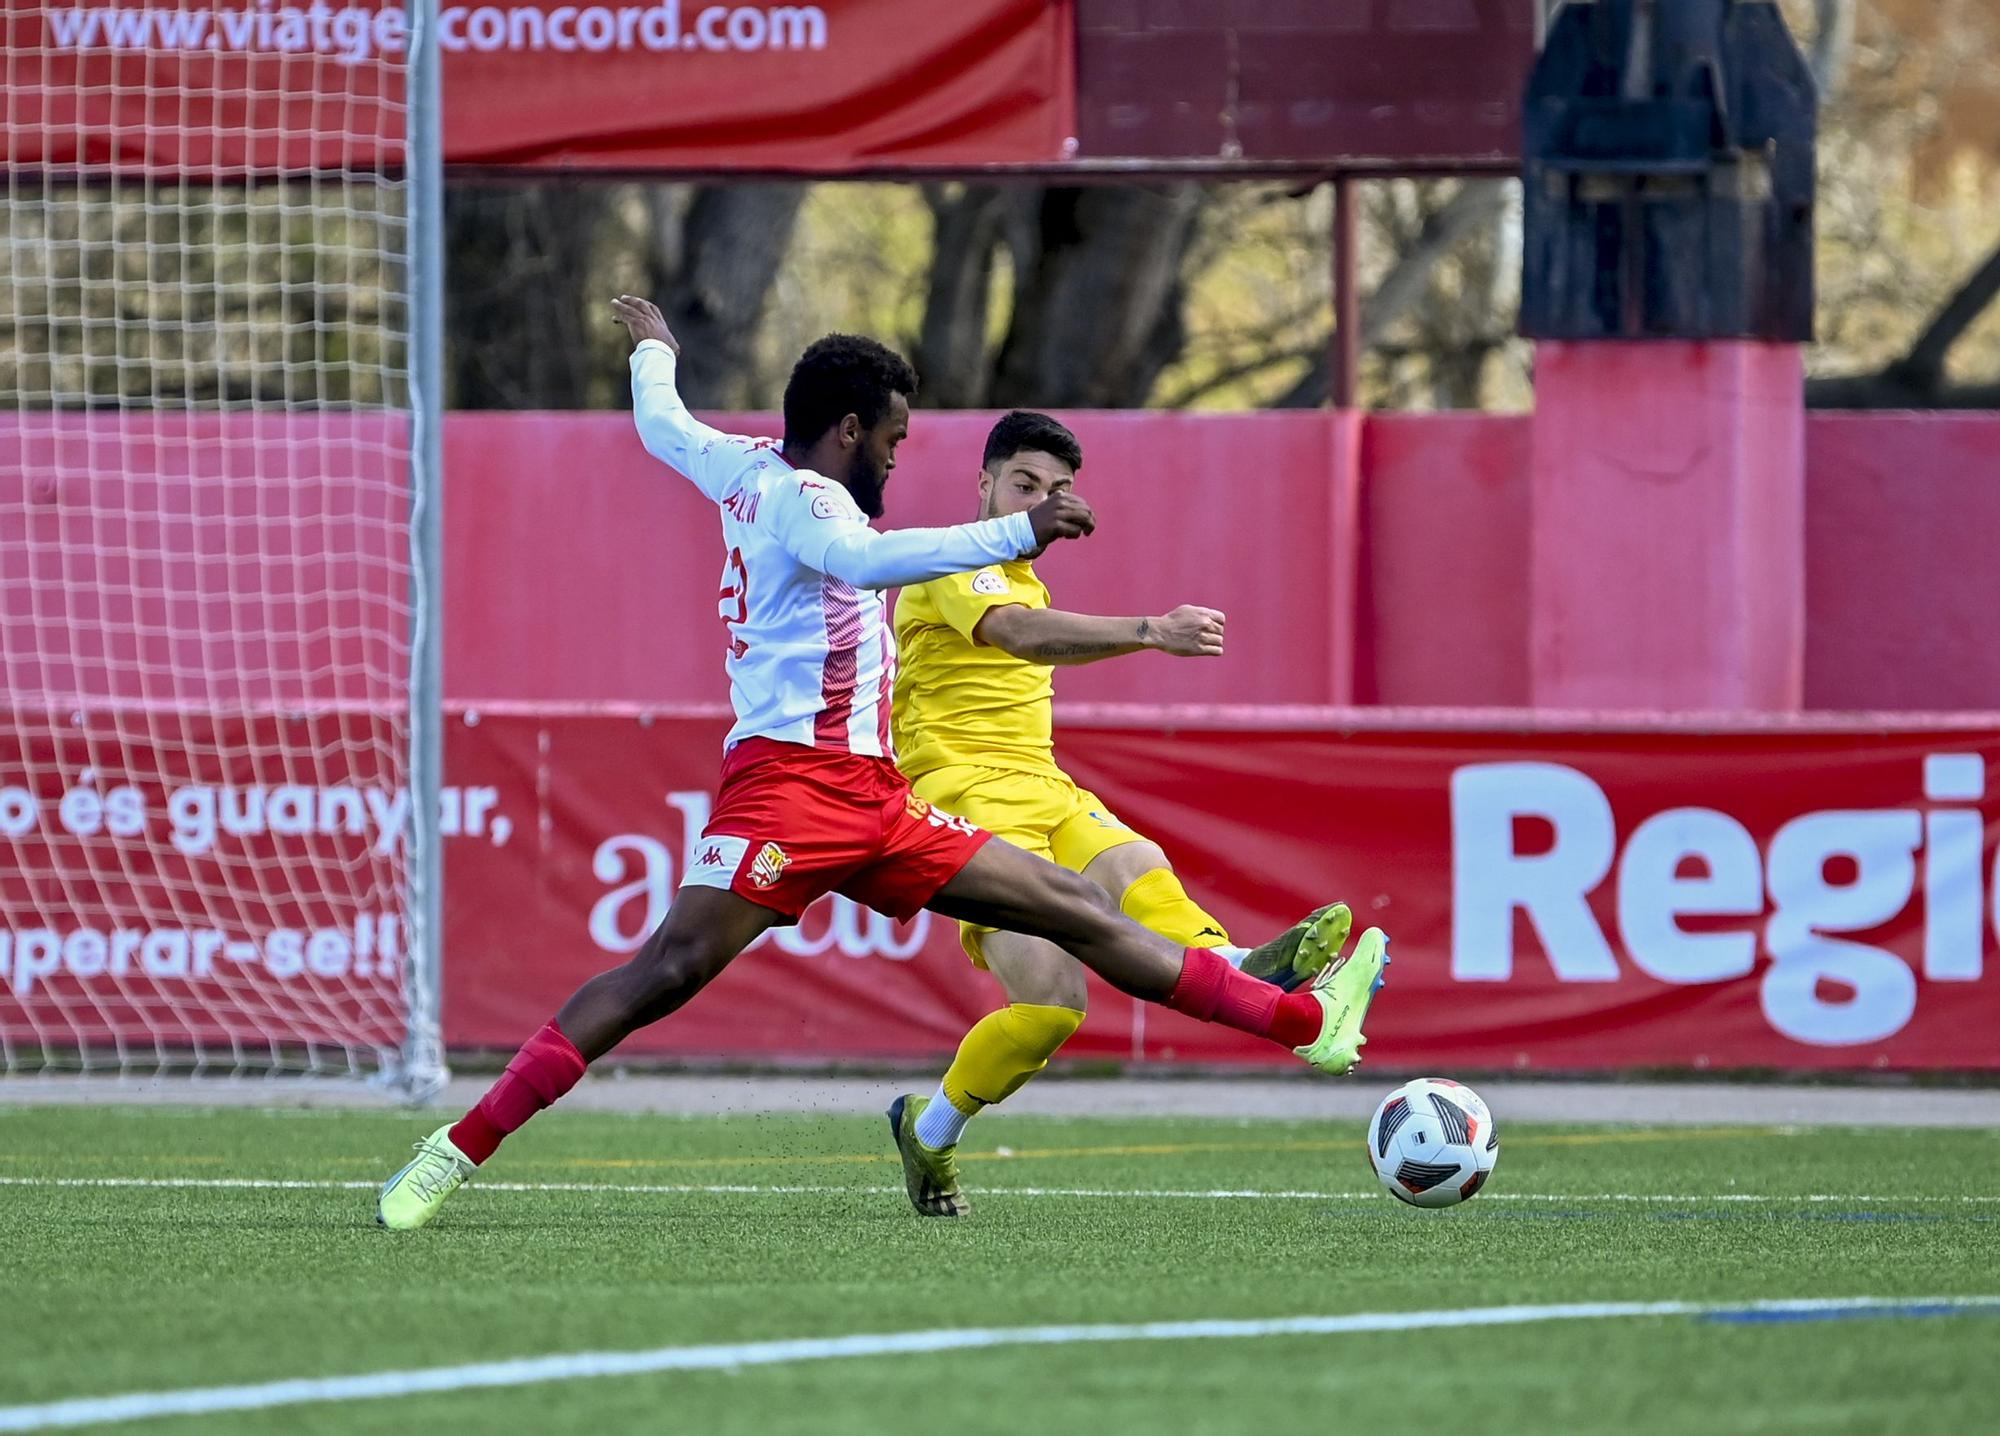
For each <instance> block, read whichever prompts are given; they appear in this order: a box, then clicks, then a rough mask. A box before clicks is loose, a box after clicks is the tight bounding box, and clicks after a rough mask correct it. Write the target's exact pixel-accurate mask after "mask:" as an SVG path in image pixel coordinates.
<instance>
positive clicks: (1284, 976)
mask: <svg viewBox="0 0 2000 1436" xmlns="http://www.w3.org/2000/svg"><path fill="white" fill-rule="evenodd" d="M1091 801H1092V802H1095V801H1096V799H1095V798H1092V799H1091ZM1069 841H1070V840H1069V839H1068V836H1067V833H1066V832H1062V831H1059V832H1058V833H1057V834H1056V835H1055V849H1056V861H1057V862H1059V863H1061V864H1062V866H1064V867H1074V868H1077V869H1079V870H1080V871H1081V872H1082V873H1083V875H1084V876H1085V877H1087V878H1089V879H1090V880H1091V881H1092V882H1094V883H1096V884H1097V885H1098V886H1099V887H1101V888H1103V889H1104V890H1105V891H1106V892H1108V893H1112V894H1115V895H1116V896H1117V898H1118V910H1119V911H1120V912H1122V913H1124V914H1125V916H1127V917H1129V918H1131V919H1132V921H1134V922H1136V923H1138V924H1139V926H1140V927H1143V928H1145V929H1146V931H1148V932H1156V933H1158V934H1159V935H1160V936H1161V937H1164V938H1166V939H1167V940H1168V941H1170V942H1176V943H1179V944H1180V945H1181V946H1182V947H1201V948H1207V949H1209V950H1210V951H1212V952H1215V953H1218V954H1220V955H1221V956H1222V957H1224V958H1226V959H1228V961H1229V963H1230V965H1231V966H1234V967H1239V968H1241V969H1242V970H1243V971H1245V972H1247V973H1249V974H1250V975H1251V976H1252V977H1255V978H1260V979H1262V980H1263V981H1265V982H1269V983H1273V984H1275V985H1276V986H1278V987H1282V988H1283V989H1284V990H1285V991H1287V992H1291V991H1293V990H1294V989H1296V988H1300V987H1303V986H1305V985H1306V984H1307V983H1308V982H1311V981H1312V980H1313V979H1314V978H1315V977H1317V976H1319V974H1320V972H1321V971H1322V970H1323V969H1324V968H1325V967H1326V965H1327V964H1328V963H1329V962H1331V961H1332V960H1333V959H1334V958H1335V957H1336V956H1338V955H1339V953H1340V950H1341V948H1343V947H1345V946H1346V945H1347V934H1348V931H1349V929H1350V928H1351V926H1352V925H1353V921H1354V918H1353V914H1351V913H1350V912H1349V911H1348V909H1347V905H1346V904H1345V903H1328V904H1327V905H1326V906H1325V907H1322V908H1320V909H1318V910H1317V911H1316V912H1314V913H1312V914H1311V915H1310V916H1308V917H1307V918H1306V919H1305V921H1304V922H1301V923H1299V924H1297V925H1296V926H1294V927H1292V928H1290V929H1288V930H1287V931H1286V932H1285V933H1284V934H1281V935H1280V936H1279V937H1278V938H1276V939H1273V940H1272V941H1271V942H1267V943H1265V944H1264V945H1263V946H1262V947H1256V948H1245V947H1237V946H1235V945H1234V944H1232V943H1231V942H1230V940H1229V933H1228V932H1227V930H1225V929H1224V928H1223V926H1222V924H1221V922H1219V921H1218V920H1217V919H1216V918H1215V917H1214V916H1212V915H1211V914H1210V913H1209V912H1208V911H1207V910H1206V909H1205V908H1203V907H1202V905H1201V904H1200V903H1198V902H1196V901H1195V900H1194V899H1193V898H1191V897H1189V896H1188V891H1187V889H1186V888H1185V887H1183V886H1181V880H1180V875H1179V874H1178V873H1176V872H1175V871H1174V869H1173V865H1172V864H1171V863H1169V862H1168V861H1167V855H1166V853H1164V852H1163V851H1161V849H1160V846H1159V844H1157V843H1155V842H1153V841H1151V840H1150V839H1147V838H1142V837H1136V836H1135V837H1134V839H1133V840H1132V841H1129V842H1123V843H1119V844H1118V845H1117V846H1115V847H1110V848H1105V849H1104V850H1103V851H1101V852H1096V853H1094V854H1091V855H1090V856H1089V858H1088V861H1087V862H1083V863H1077V862H1075V861H1072V860H1071V859H1069V858H1067V857H1065V856H1064V849H1065V847H1066V846H1067V844H1068V842H1069ZM1321 919H1325V922H1324V924H1323V926H1322V927H1321V928H1320V929H1319V935H1320V936H1321V937H1322V938H1323V939H1324V941H1323V942H1315V943H1312V944H1307V943H1304V942H1301V941H1300V938H1301V937H1303V935H1304V933H1305V931H1306V929H1307V927H1308V925H1310V924H1312V923H1314V922H1317V921H1319V920H1321Z"/></svg>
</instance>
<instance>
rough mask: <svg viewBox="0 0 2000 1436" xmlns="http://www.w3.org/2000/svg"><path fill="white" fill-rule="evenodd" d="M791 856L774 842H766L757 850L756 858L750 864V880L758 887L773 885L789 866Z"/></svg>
mask: <svg viewBox="0 0 2000 1436" xmlns="http://www.w3.org/2000/svg"><path fill="white" fill-rule="evenodd" d="M791 862H792V856H791V854H790V853H788V852H786V851H785V850H784V849H783V848H781V847H779V846H778V845H777V844H776V843H766V844H764V846H763V847H761V848H759V849H758V850H757V857H756V859H755V860H754V861H753V862H752V863H751V864H750V881H751V882H753V883H755V884H756V885H757V886H758V887H760V888H768V887H771V886H773V885H775V884H776V883H777V881H778V879H779V878H781V877H783V876H784V875H785V869H786V868H788V867H790V866H791Z"/></svg>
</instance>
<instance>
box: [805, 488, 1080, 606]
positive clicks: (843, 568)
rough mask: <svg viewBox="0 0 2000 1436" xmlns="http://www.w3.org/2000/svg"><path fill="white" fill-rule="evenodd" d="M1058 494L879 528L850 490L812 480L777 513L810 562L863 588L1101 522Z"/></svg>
mask: <svg viewBox="0 0 2000 1436" xmlns="http://www.w3.org/2000/svg"><path fill="white" fill-rule="evenodd" d="M787 487H788V488H790V487H791V486H787ZM1058 498H1059V499H1060V500H1061V502H1060V503H1058V500H1057V499H1049V500H1046V501H1044V502H1043V503H1040V504H1037V505H1036V506H1035V507H1034V508H1032V509H1029V510H1027V511H1026V512H1025V513H1013V514H1007V515H1006V516H1004V517H1002V518H995V519H981V520H979V521H978V522H977V523H969V524H954V525H952V526H951V527H949V528H936V529H894V530H891V531H890V532H888V533H877V532H876V531H875V530H874V529H871V528H870V527H868V520H867V519H866V518H865V517H863V515H862V513H861V510H860V508H859V507H857V506H856V505H855V502H854V499H853V497H852V496H851V495H850V494H848V492H847V490H845V489H843V488H841V487H839V486H838V485H837V484H834V483H832V482H830V481H828V480H825V479H806V480H802V481H801V482H800V483H799V484H798V485H797V486H796V491H795V492H785V493H783V494H782V495H781V496H780V498H779V501H778V502H777V503H776V505H775V506H774V507H773V508H772V509H771V510H770V513H771V515H772V523H773V525H774V532H775V533H776V535H777V537H778V541H779V542H780V543H781V544H783V545H784V547H785V550H786V552H788V553H790V554H791V555H792V557H793V558H795V559H797V560H798V561H799V562H800V563H802V564H804V565H805V566H806V567H807V568H810V569H816V570H817V571H819V572H820V573H823V574H826V575H827V576H828V577H829V578H837V579H840V580H841V581H842V582H844V583H850V584H853V585H854V586H855V587H856V588H873V589H882V588H902V587H905V586H907V585H910V584H918V583H929V582H930V581H931V580H932V579H934V578H943V577H944V576H945V575H947V574H953V573H969V572H971V571H972V570H973V569H977V568H984V567H986V566H987V565H988V564H992V563H1004V562H1005V561H1006V560H1008V559H1010V558H1019V557H1021V556H1022V555H1023V554H1029V553H1035V552H1037V551H1039V550H1041V549H1043V548H1046V547H1047V546H1048V545H1049V544H1050V543H1052V542H1054V541H1055V540H1056V539H1059V538H1080V537H1082V536H1083V535H1084V534H1087V533H1089V532H1090V531H1091V529H1093V528H1095V527H1096V523H1097V520H1096V517H1095V516H1094V515H1093V514H1092V513H1091V511H1090V506H1089V505H1088V504H1086V503H1084V502H1083V501H1082V500H1080V499H1075V498H1072V497H1071V496H1069V495H1067V494H1065V495H1059V496H1058Z"/></svg>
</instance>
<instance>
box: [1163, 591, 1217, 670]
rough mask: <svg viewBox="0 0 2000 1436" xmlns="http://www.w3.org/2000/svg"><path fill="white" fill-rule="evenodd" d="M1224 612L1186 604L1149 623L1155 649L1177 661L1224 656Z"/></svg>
mask: <svg viewBox="0 0 2000 1436" xmlns="http://www.w3.org/2000/svg"><path fill="white" fill-rule="evenodd" d="M1225 621H1226V620H1225V619H1224V618H1223V616H1222V611H1221V610H1220V609H1215V608H1200V607H1198V606H1196V605H1195V604H1192V603H1184V604H1182V605H1181V606H1180V607H1179V608H1177V609H1175V610H1174V611H1173V612H1172V613H1169V614H1167V615H1166V616H1165V617H1162V618H1149V619H1147V620H1146V636H1147V637H1148V638H1149V639H1151V640H1152V645H1153V647H1155V648H1157V649H1159V650H1160V652H1162V653H1171V654H1173V655H1174V656H1175V657H1176V658H1220V657H1222V628H1223V624H1224V622H1225Z"/></svg>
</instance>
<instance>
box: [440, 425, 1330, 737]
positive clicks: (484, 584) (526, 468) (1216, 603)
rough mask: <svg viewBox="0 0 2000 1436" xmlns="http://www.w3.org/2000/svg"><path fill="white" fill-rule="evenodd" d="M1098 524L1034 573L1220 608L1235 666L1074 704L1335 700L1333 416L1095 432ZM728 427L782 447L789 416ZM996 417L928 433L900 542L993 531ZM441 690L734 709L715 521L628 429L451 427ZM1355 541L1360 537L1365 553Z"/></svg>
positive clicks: (1074, 675) (913, 459) (899, 475)
mask: <svg viewBox="0 0 2000 1436" xmlns="http://www.w3.org/2000/svg"><path fill="white" fill-rule="evenodd" d="M1075 422H1076V430H1077V433H1078V436H1079V437H1080V438H1081V439H1082V441H1083V446H1084V455H1085V475H1086V480H1087V482H1086V484H1085V486H1084V488H1085V491H1086V492H1087V493H1088V494H1089V496H1090V499H1091V501H1092V502H1093V503H1094V504H1095V505H1096V506H1097V510H1098V515H1099V518H1100V520H1101V521H1102V526H1101V527H1100V528H1099V530H1098V532H1097V534H1096V535H1095V536H1094V537H1092V538H1090V539H1088V540H1086V541H1084V542H1082V543H1076V544H1065V545H1061V546H1059V547H1058V548H1057V549H1056V550H1055V551H1054V552H1053V553H1051V554H1050V555H1049V556H1048V557H1047V558H1046V559H1044V560H1042V562H1041V565H1040V568H1041V571H1042V573H1043V576H1044V577H1045V578H1046V579H1047V581H1048V583H1049V586H1050V588H1051V589H1053V590H1054V592H1055V594H1056V598H1057V601H1058V602H1059V603H1063V604H1068V605H1073V606H1075V607H1077V608H1080V609H1084V610H1089V611H1096V612H1103V613H1159V612H1163V611H1165V610H1166V609H1169V608H1172V607H1173V606H1174V605H1175V604H1178V603H1203V604H1208V605H1210V606H1212V607H1217V608H1224V609H1226V610H1227V611H1228V613H1229V615H1230V619H1231V628H1230V635H1229V642H1230V653H1229V656H1228V657H1227V658H1226V659H1224V660H1222V661H1221V662H1219V663H1207V662H1203V663H1195V662H1185V661H1176V660H1173V659H1168V658H1161V657H1158V656H1156V655H1150V654H1149V655H1146V656H1144V657H1142V658H1139V659H1136V660H1133V661H1131V662H1129V663H1120V664H1115V665H1099V666H1098V667H1096V668H1094V669H1092V668H1081V669H1077V670H1075V671H1073V672H1070V673H1066V674H1065V675H1064V676H1063V694H1064V696H1065V697H1066V698H1074V699H1078V700H1085V701H1089V700H1099V701H1112V700H1116V699H1120V698H1130V697H1131V695H1132V693H1133V691H1134V686H1135V685H1138V684H1143V688H1144V692H1145V694H1146V696H1147V698H1148V699H1149V700H1153V701H1157V702H1161V703H1224V702H1260V703H1326V702H1330V701H1333V700H1334V699H1335V698H1336V697H1337V696H1339V695H1337V694H1336V693H1335V692H1334V689H1333V686H1332V684H1333V679H1332V653H1333V643H1334V639H1335V630H1334V610H1335V607H1336V605H1335V578H1334V560H1333V555H1334V554H1335V552H1336V543H1335V538H1336V535H1335V531H1334V528H1335V521H1336V514H1335V507H1336V506H1335V503H1334V497H1333V496H1334V493H1335V490H1336V481H1335V478H1334V473H1335V468H1336V466H1335V463H1334V448H1333V445H1334V433H1335V420H1334V418H1333V416H1332V415H1329V414H1326V413H1296V414H1275V415H1262V416H1258V418H1257V419H1256V420H1254V421H1252V422H1242V421H1232V422H1227V423H1218V422H1217V421H1215V420H1214V419H1209V418H1202V417H1194V416H1185V415H1170V414H1124V413H1101V414H1084V415H1079V416H1077V417H1076V421H1075ZM732 423H733V425H734V426H737V427H740V428H742V429H743V430H745V431H747V432H752V433H770V432H775V431H776V425H775V423H774V421H772V420H769V419H758V418H744V419H737V420H734V421H732ZM991 423H992V419H991V416H990V415H979V414H919V415H918V417H917V420H916V422H915V423H914V424H913V425H912V426H911V433H910V438H909V441H908V442H907V443H905V444H904V445H903V448H902V453H901V458H900V461H899V463H898V466H897V469H896V472H895V474H894V475H893V476H892V477H891V479H890V484H889V521H890V522H891V523H892V524H895V525H897V526H899V527H900V526H907V525H916V524H948V523H960V522H963V521H965V520H967V519H972V518H976V517H978V507H977V505H978V494H977V491H976V488H975V485H976V483H977V479H978V475H979V454H980V450H981V448H982V447H983V445H984V443H985V439H986V431H987V429H988V428H989V427H990V426H991ZM445 445H446V451H445V464H446V471H447V473H448V474H449V476H450V491H449V494H448V502H447V504H446V508H445V526H446V551H447V553H448V555H449V558H450V563H449V566H448V570H447V581H448V584H449V590H448V601H447V605H446V612H447V614H448V616H449V617H448V627H447V635H448V636H447V653H448V659H447V667H446V673H445V685H446V688H447V691H449V692H450V693H451V695H452V696H453V697H456V698H462V699H464V700H466V701H468V702H481V703H490V702H493V701H495V700H529V701H538V700H539V701H549V700H553V701H559V702H563V701H610V702H637V703H663V702H665V703H673V702H688V701H718V702H719V701H722V700H723V699H725V698H726V697H727V696H728V691H727V689H726V688H725V687H724V685H723V679H722V662H721V657H722V627H721V625H720V623H719V622H718V621H717V619H716V616H715V607H714V604H713V603H712V602H711V601H710V599H709V597H708V595H710V594H711V593H713V592H714V585H713V584H711V583H710V582H709V580H710V579H712V578H714V577H715V576H716V575H717V574H718V573H719V572H720V571H721V563H722V555H721V549H720V547H719V540H718V530H717V527H716V519H715V512H714V508H713V506H712V505H710V504H709V503H708V502H707V501H706V500H704V499H703V498H701V496H700V495H699V494H698V493H697V492H696V491H695V490H694V488H693V487H692V486H691V485H689V484H687V483H686V482H684V481H683V480H682V479H681V478H680V477H679V476H677V475H676V474H675V473H674V472H673V471H672V470H670V469H667V468H664V467H662V466H661V465H660V464H659V463H657V462H656V461H655V460H653V459H652V458H651V457H649V456H648V455H647V454H646V452H645V451H644V450H643V449H641V448H640V447H639V443H638V440H637V439H636V438H635V437H634V436H633V433H632V424H631V419H630V418H629V417H628V416H626V415H623V414H498V415H489V414H454V415H453V416H452V417H451V420H450V422H449V423H448V424H447V425H446V428H445ZM1349 537H1350V539H1351V537H1352V535H1349Z"/></svg>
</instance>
